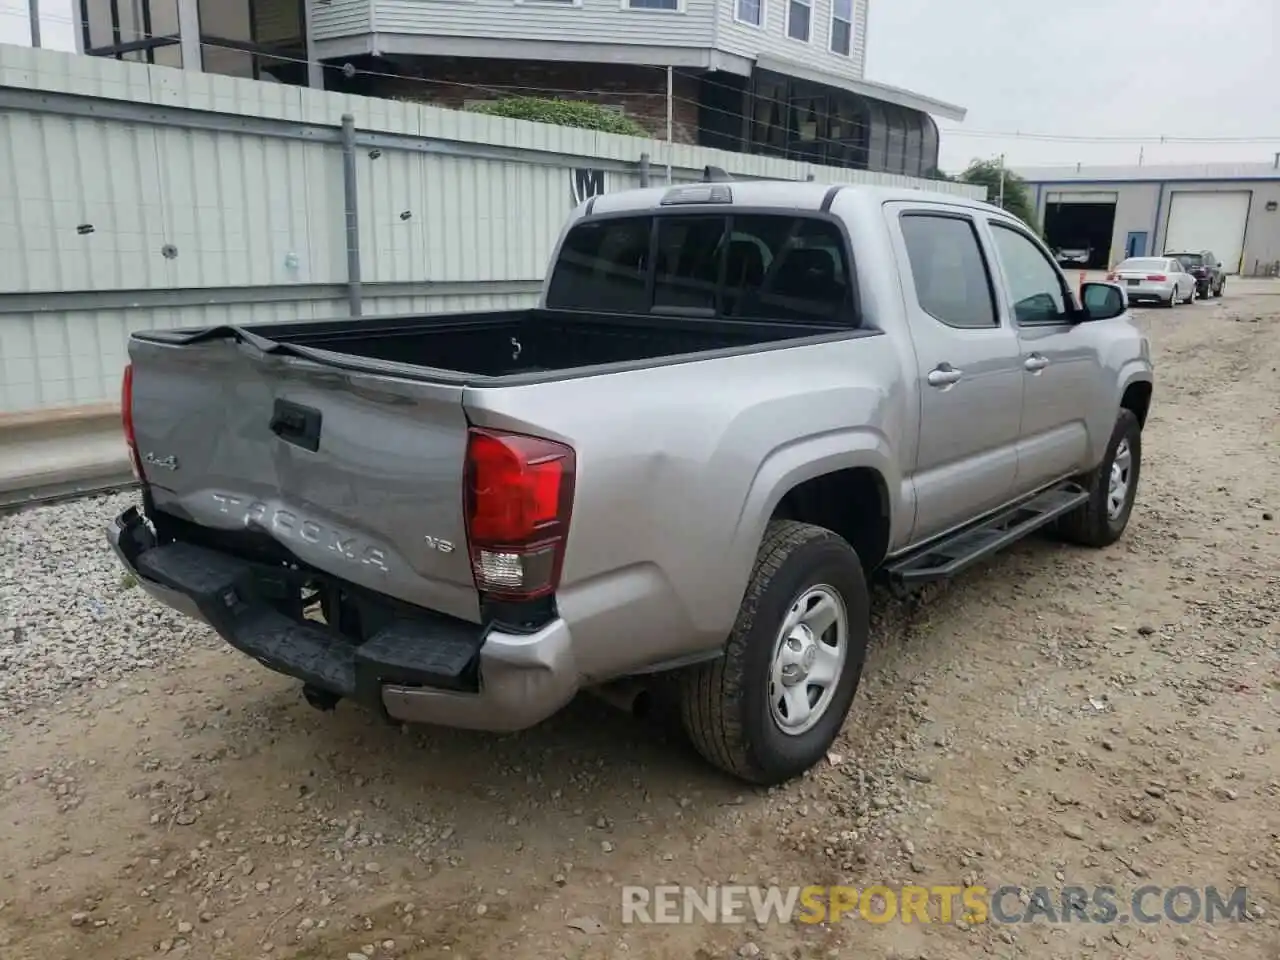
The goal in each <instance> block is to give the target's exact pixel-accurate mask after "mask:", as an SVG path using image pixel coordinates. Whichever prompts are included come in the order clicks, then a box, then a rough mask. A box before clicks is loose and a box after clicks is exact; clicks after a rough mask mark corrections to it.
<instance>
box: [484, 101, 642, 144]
mask: <svg viewBox="0 0 1280 960" xmlns="http://www.w3.org/2000/svg"><path fill="white" fill-rule="evenodd" d="M469 109H470V110H471V111H472V112H473V113H487V114H489V115H490V116H493V117H507V118H509V119H512V120H533V121H536V122H537V123H554V124H556V125H558V126H561V127H579V128H581V129H583V130H599V131H600V132H601V133H621V134H625V135H626V136H630V137H648V136H649V135H650V134H649V131H647V130H645V128H644V127H642V126H640V124H638V123H636V122H635V121H634V120H632V119H631V118H630V117H627V116H624V115H623V114H621V113H618V112H616V111H614V110H608V109H606V108H605V107H602V106H601V105H600V104H598V103H584V102H582V101H579V100H545V99H543V98H541V97H504V98H503V99H501V100H490V101H488V102H486V103H477V104H475V105H474V106H472V107H470V108H469Z"/></svg>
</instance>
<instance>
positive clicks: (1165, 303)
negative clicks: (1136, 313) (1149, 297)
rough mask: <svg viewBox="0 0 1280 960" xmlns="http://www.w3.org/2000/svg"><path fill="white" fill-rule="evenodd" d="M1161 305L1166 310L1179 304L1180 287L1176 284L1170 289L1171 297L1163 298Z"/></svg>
mask: <svg viewBox="0 0 1280 960" xmlns="http://www.w3.org/2000/svg"><path fill="white" fill-rule="evenodd" d="M1160 305H1161V306H1162V307H1164V308H1165V309H1166V310H1171V309H1173V308H1174V307H1176V306H1177V305H1178V288H1177V287H1176V286H1175V287H1174V288H1173V289H1172V290H1171V291H1169V299H1168V300H1162V301H1161V303H1160Z"/></svg>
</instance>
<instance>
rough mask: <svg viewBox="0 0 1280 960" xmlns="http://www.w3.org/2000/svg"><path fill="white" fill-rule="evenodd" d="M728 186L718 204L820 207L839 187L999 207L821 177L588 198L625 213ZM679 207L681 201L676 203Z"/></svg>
mask: <svg viewBox="0 0 1280 960" xmlns="http://www.w3.org/2000/svg"><path fill="white" fill-rule="evenodd" d="M716 187H719V188H727V189H728V191H729V196H730V198H731V199H730V200H728V201H724V200H720V201H717V202H718V203H720V204H725V205H732V206H745V207H789V208H791V209H800V210H821V209H822V208H823V205H824V201H825V200H826V197H827V195H828V193H830V192H831V191H832V190H833V189H836V188H838V190H839V196H841V197H842V198H843V197H846V196H856V197H857V198H858V199H859V200H860V201H861V202H863V203H867V204H871V205H878V204H880V203H887V202H891V201H895V200H906V201H917V202H919V201H926V202H933V203H947V204H951V205H953V206H962V207H972V208H973V209H976V210H985V211H988V212H992V211H995V212H1001V211H1000V208H999V207H997V206H995V205H994V204H990V203H986V202H984V201H981V200H971V199H969V198H968V197H961V196H957V195H955V194H950V193H942V192H941V191H936V190H919V189H915V188H912V187H889V186H874V185H868V184H852V183H850V184H842V183H818V182H815V181H808V180H805V181H796V180H728V181H716V182H712V183H701V182H694V183H676V184H670V185H666V184H664V185H663V186H660V187H649V188H645V189H639V190H620V191H618V192H616V193H606V194H601V195H600V196H597V197H593V198H592V199H591V200H588V201H587V203H588V204H590V209H591V212H592V213H593V214H601V213H627V212H631V211H642V210H652V209H656V208H658V207H661V206H663V203H662V201H663V199H664V198H665V197H667V196H668V194H671V193H672V192H673V191H688V194H687V195H688V196H689V198H690V199H689V200H688V201H686V202H687V203H690V204H694V203H697V204H698V205H699V206H702V205H711V204H708V203H707V201H706V200H705V199H703V197H704V196H705V195H701V196H700V194H701V191H703V190H707V189H708V188H716ZM677 209H678V207H677Z"/></svg>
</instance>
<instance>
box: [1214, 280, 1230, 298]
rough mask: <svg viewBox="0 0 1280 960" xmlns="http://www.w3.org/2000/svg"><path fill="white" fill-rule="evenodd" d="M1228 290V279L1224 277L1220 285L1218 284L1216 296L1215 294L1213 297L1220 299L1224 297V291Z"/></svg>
mask: <svg viewBox="0 0 1280 960" xmlns="http://www.w3.org/2000/svg"><path fill="white" fill-rule="evenodd" d="M1226 289H1227V278H1226V277H1223V278H1222V282H1221V283H1220V284H1218V289H1217V290H1216V291H1215V292H1214V294H1213V295H1214V296H1215V297H1220V296H1222V293H1223V291H1224V290H1226Z"/></svg>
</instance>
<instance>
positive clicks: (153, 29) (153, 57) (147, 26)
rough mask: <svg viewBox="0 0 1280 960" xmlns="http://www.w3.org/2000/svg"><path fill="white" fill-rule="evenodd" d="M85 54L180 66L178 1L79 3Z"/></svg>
mask: <svg viewBox="0 0 1280 960" xmlns="http://www.w3.org/2000/svg"><path fill="white" fill-rule="evenodd" d="M79 9H80V24H81V31H82V40H83V43H84V49H85V52H86V53H89V54H91V55H94V56H103V57H114V58H115V59H117V60H135V61H138V62H140V63H159V64H161V65H163V66H173V67H180V66H182V50H181V48H180V47H179V45H178V0H133V2H130V3H120V2H119V0H114V2H113V0H79Z"/></svg>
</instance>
